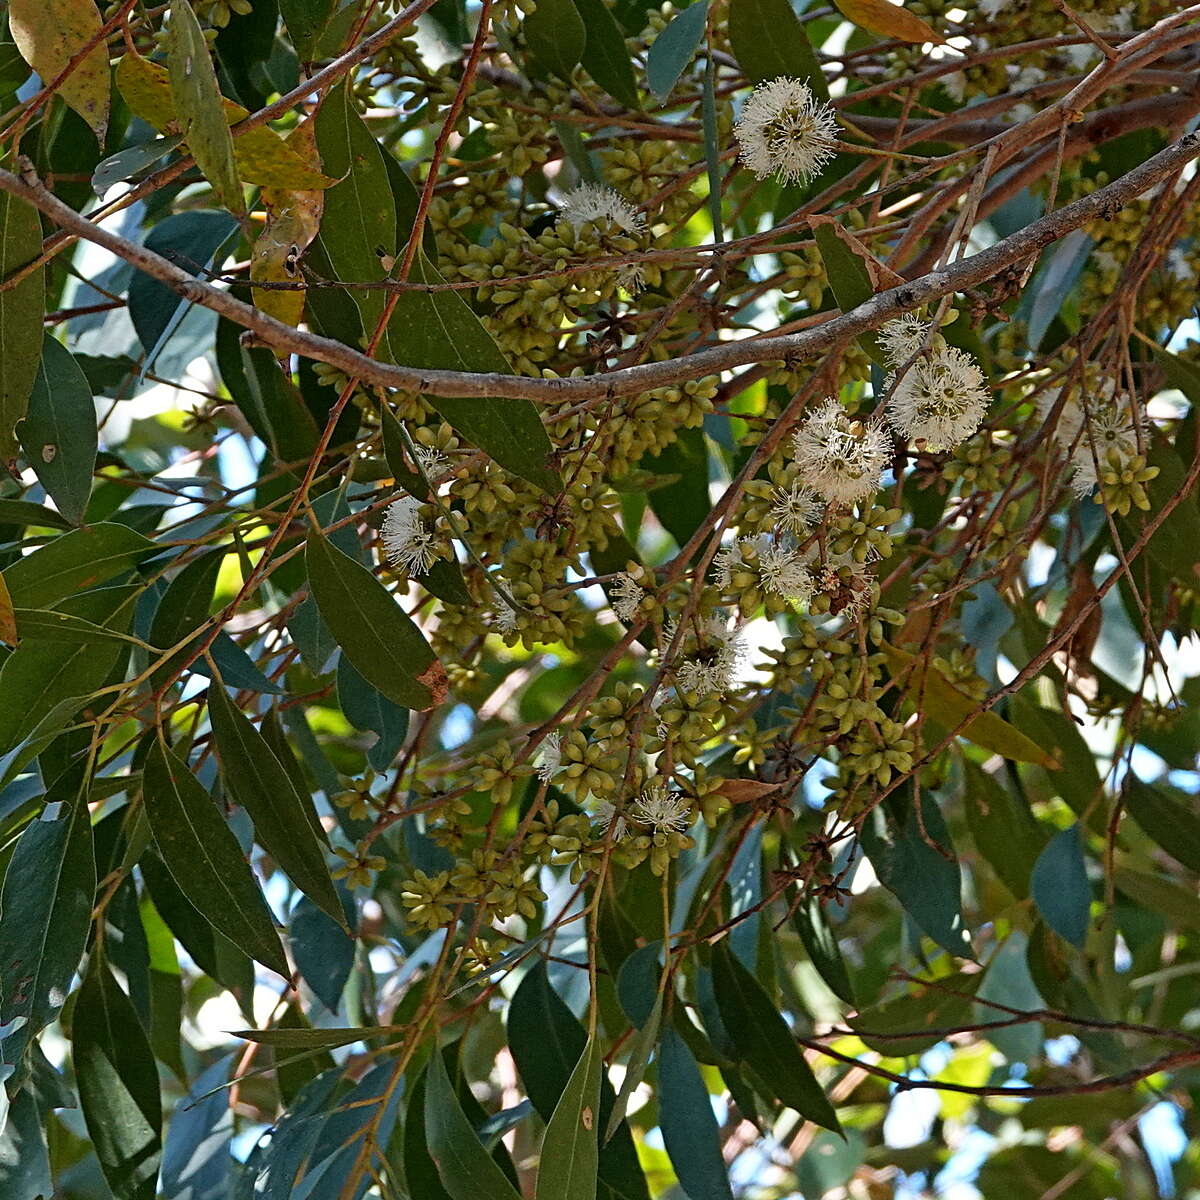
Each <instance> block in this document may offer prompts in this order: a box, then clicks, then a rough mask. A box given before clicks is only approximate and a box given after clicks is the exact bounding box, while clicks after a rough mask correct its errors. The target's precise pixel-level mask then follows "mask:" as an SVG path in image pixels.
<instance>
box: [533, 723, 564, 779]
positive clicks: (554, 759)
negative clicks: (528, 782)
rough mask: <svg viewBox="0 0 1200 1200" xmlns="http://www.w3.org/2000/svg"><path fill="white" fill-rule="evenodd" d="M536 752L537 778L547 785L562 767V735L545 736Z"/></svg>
mask: <svg viewBox="0 0 1200 1200" xmlns="http://www.w3.org/2000/svg"><path fill="white" fill-rule="evenodd" d="M538 751H539V753H538V765H537V776H538V778H539V779H540V780H541V781H542V782H543V783H549V782H550V781H551V780H552V779H553V778H554V776H555V775H557V774H558V768H559V767H560V766H562V735H561V734H558V733H551V734H547V735H546V740H545V741H544V742H542V744H541V746H539V747H538Z"/></svg>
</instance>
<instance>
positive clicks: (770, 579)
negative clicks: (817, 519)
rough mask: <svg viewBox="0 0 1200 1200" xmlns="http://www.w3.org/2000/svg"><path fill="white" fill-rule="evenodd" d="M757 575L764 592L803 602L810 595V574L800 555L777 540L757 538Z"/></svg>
mask: <svg viewBox="0 0 1200 1200" xmlns="http://www.w3.org/2000/svg"><path fill="white" fill-rule="evenodd" d="M758 578H759V581H760V582H761V583H762V589H763V591H764V592H774V593H775V595H777V596H782V597H783V598H784V599H785V600H793V601H795V602H796V603H797V604H807V603H808V602H809V600H811V599H812V594H813V577H812V572H811V571H810V570H809V569H808V564H807V563H806V562H805V561H804V557H803V555H801V554H798V553H797V552H796V551H795V550H789V549H788V548H787V547H786V546H783V545H781V544H780V543H779V542H773V541H769V540H768V541H766V542H765V544H764V540H763V539H761V538H760V539H759V544H758Z"/></svg>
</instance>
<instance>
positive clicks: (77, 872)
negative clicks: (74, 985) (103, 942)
mask: <svg viewBox="0 0 1200 1200" xmlns="http://www.w3.org/2000/svg"><path fill="white" fill-rule="evenodd" d="M85 779H86V772H85V769H84V767H83V765H82V764H81V765H79V766H77V767H72V768H71V769H70V770H69V771H67V772H66V773H65V774H63V775H61V776H59V778H58V779H56V780H55V781H54V783H53V784H52V785H51V786H50V789H49V791H47V793H46V803H45V808H44V810H43V812H42V815H41V817H40V819H38V820H36V821H31V822H30V823H29V825H27V826H26V827H25V831H24V832H23V833H22V834H21V837H20V838H19V839H18V841H17V844H16V846H15V847H14V849H13V853H12V858H11V859H10V860H9V864H8V870H7V871H6V872H5V875H4V888H3V892H2V893H0V963H2V964H3V970H2V971H0V1026H10V1025H13V1023H15V1022H19V1023H17V1024H15V1025H13V1028H12V1029H11V1032H10V1033H9V1034H8V1036H7V1037H6V1038H5V1039H4V1041H3V1042H2V1043H0V1055H2V1057H3V1061H4V1062H6V1063H13V1064H16V1063H19V1062H20V1061H21V1057H22V1055H23V1054H24V1052H25V1049H26V1048H27V1047H28V1046H29V1044H30V1043H31V1042H32V1041H33V1039H34V1038H35V1037H37V1035H38V1034H39V1033H40V1032H41V1031H42V1030H43V1029H44V1028H45V1027H46V1026H47V1025H48V1024H49V1023H50V1022H51V1021H52V1020H53V1019H54V1018H55V1017H56V1016H57V1015H58V1012H59V1009H61V1008H62V1005H63V1001H64V1000H65V999H66V996H67V991H68V989H69V988H70V986H71V980H72V978H73V977H74V975H75V970H76V968H77V967H78V966H79V960H80V958H82V956H83V948H84V944H85V942H86V940H87V931H88V926H89V924H90V922H91V914H92V898H93V894H94V893H95V890H96V864H95V860H94V857H93V852H92V822H91V817H90V816H89V814H88V808H87V804H86V802H85V800H84V798H83V797H82V796H81V790H82V787H83V784H84V781H85Z"/></svg>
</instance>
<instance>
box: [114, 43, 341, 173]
mask: <svg viewBox="0 0 1200 1200" xmlns="http://www.w3.org/2000/svg"><path fill="white" fill-rule="evenodd" d="M117 87H118V88H120V90H121V95H122V96H124V97H125V102H126V103H127V104H128V105H129V107H130V109H131V110H132V111H133V112H134V114H135V115H136V116H139V117H141V119H142V120H143V121H145V122H146V123H147V124H148V125H152V126H153V127H154V128H155V129H156V130H158V132H159V133H172V134H177V133H180V132H182V131H181V130H180V128H179V125H178V122H177V120H176V115H175V105H174V101H173V100H172V98H171V81H170V77H169V76H168V74H167V72H166V70H164V68H162V67H160V66H159V65H158V64H157V63H152V62H150V60H149V59H146V58H143V57H142V56H141V55H140V54H135V53H133V52H132V51H129V52H128V53H126V55H125V57H124V58H122V59H121V61H120V63H119V64H118V65H117ZM221 107H222V110H223V111H224V113H225V120H226V122H227V123H228V124H230V125H235V124H236V123H237V122H238V121H240V120H242V119H243V118H244V117H247V116H249V113H248V112H247V111H246V109H244V108H243V107H242V106H241V105H240V104H235V103H234V102H233V101H232V100H227V99H226V98H225V97H223V96H222V97H221ZM233 154H234V158H235V159H236V161H237V166H238V172H239V174H240V175H241V177H242V178H243V179H244V180H245V181H246V182H247V183H253V184H257V185H258V186H259V187H271V188H284V189H304V190H316V189H320V188H327V187H332V186H333V185H334V184H335V183H336V182H337V180H336V179H330V178H329V176H328V175H322V174H321V172H320V170H318V168H317V167H316V166H314V165H313V164H314V163H315V161H316V155H315V151H313V152H312V153H310V154H307V155H305V156H302V155H300V154H298V153H297V152H296V150H295V149H293V148H292V147H291V146H290V145H289V144H288V143H287V142H285V141H284V140H283V138H281V137H280V136H279V134H277V133H276V132H275V131H274V130H273V129H268V128H267V126H265V125H260V126H259V127H258V128H257V129H251V130H250V131H249V132H248V133H243V134H241V135H239V136H238V137H235V138H234V139H233Z"/></svg>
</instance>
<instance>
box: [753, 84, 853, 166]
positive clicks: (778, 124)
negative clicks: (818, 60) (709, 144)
mask: <svg viewBox="0 0 1200 1200" xmlns="http://www.w3.org/2000/svg"><path fill="white" fill-rule="evenodd" d="M837 128H838V127H837V118H836V117H835V115H834V112H833V109H832V108H831V107H830V105H828V104H823V103H822V102H821V101H819V100H818V99H817V98H816V96H814V95H813V93H812V89H811V88H810V87H809V86H808V84H807V83H804V82H803V81H802V80H799V79H791V78H788V77H787V76H781V77H780V78H779V79H772V80H771V81H770V82H769V83H760V84H759V85H758V87H756V88H755V89H754V91H753V92H752V93H751V94H750V96H749V97H748V98H747V99H746V102H745V104H743V105H742V112H741V115H740V116H739V117H738V119H737V122H736V124H735V125H734V135H735V136H736V137H737V140H738V145H739V146H740V148H741V150H740V157H741V160H742V162H743V163H745V164H746V166H747V167H748V168H749V169H750V170H751V171H753V172H754V174H755V175H756V176H757V177H758V178H759V179H766V178H767V177H768V176H769V175H773V174H776V173H778V175H779V176H780V178H782V179H783V180H784V181H785V182H786V183H801V182H803V183H807V182H808V181H809V180H810V179H813V178H815V177H816V176H817V175H819V174H820V173H821V171H822V170H823V169H824V167H825V164H826V163H827V162H828V161H829V160H830V159H831V158H832V157H833V155H834V151H835V150H836V149H837Z"/></svg>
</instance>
